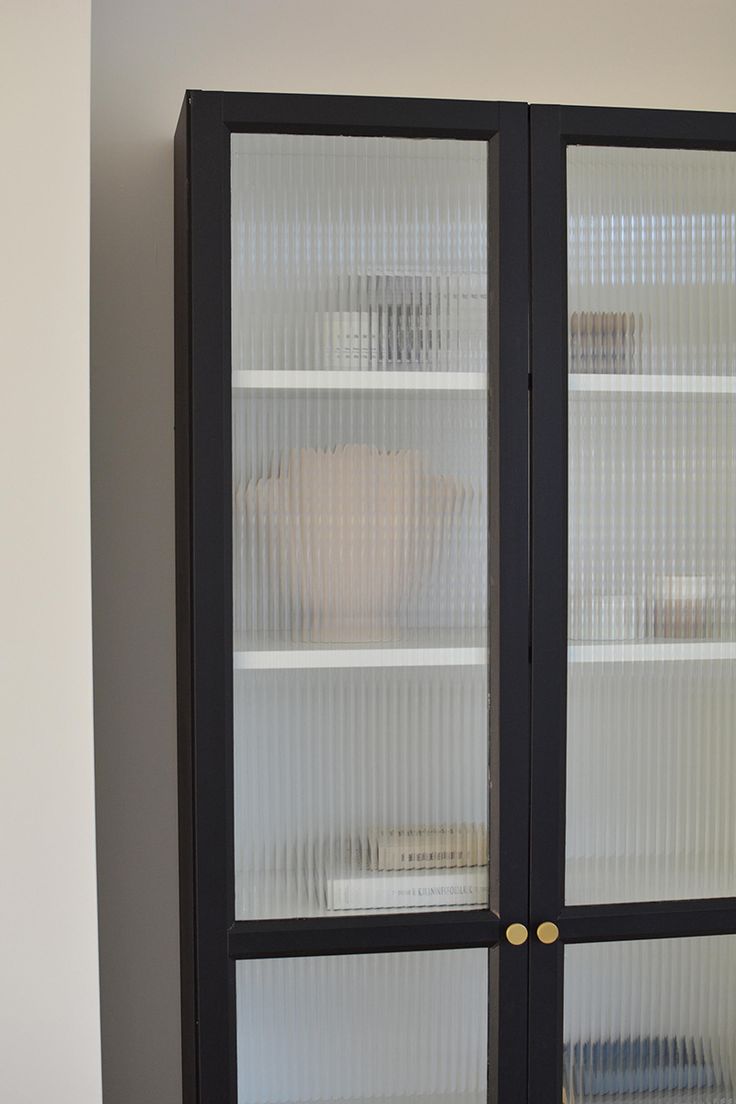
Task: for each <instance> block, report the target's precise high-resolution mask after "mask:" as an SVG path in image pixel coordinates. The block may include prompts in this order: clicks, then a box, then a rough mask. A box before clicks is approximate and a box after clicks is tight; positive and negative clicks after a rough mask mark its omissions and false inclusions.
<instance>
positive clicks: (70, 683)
mask: <svg viewBox="0 0 736 1104" xmlns="http://www.w3.org/2000/svg"><path fill="white" fill-rule="evenodd" d="M89 9H90V5H89V0H39V2H37V3H33V4H29V3H27V2H24V0H8V2H5V3H3V5H2V13H1V16H0V19H1V22H2V32H1V34H0V133H1V134H2V165H3V168H2V173H0V372H1V373H2V400H0V504H1V507H2V515H1V516H2V528H1V529H0V625H1V626H2V631H1V632H0V879H1V880H0V993H1V994H2V998H1V999H0V1070H2V1074H1V1075H0V1076H1V1077H2V1088H0V1096H1V1097H2V1099H3V1100H6V1101H8V1102H10V1101H12V1104H38V1101H43V1100H53V1101H55V1102H56V1104H94V1102H99V1101H100V1100H101V1098H102V1097H101V1079H100V1026H99V986H98V966H97V914H96V891H95V837H94V789H93V786H94V772H93V742H92V641H91V629H92V624H91V610H90V543H89V542H90V522H89V506H90V489H89V129H90V124H89V83H90V76H89V63H90V10H89Z"/></svg>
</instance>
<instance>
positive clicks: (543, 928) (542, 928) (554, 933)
mask: <svg viewBox="0 0 736 1104" xmlns="http://www.w3.org/2000/svg"><path fill="white" fill-rule="evenodd" d="M559 938H560V929H559V928H558V927H557V925H556V924H553V923H552V921H551V920H545V921H544V923H543V924H540V925H539V927H538V928H537V939H538V940H539V942H540V943H556V942H557V940H558V939H559Z"/></svg>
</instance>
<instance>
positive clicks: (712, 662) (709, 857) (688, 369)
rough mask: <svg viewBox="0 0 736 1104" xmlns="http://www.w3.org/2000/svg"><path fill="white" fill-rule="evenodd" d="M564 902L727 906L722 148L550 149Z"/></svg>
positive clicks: (729, 444)
mask: <svg viewBox="0 0 736 1104" xmlns="http://www.w3.org/2000/svg"><path fill="white" fill-rule="evenodd" d="M567 169H568V177H567V179H568V281H569V283H568V306H569V320H568V321H569V358H568V367H569V376H568V384H569V425H568V430H569V432H568V449H569V452H568V458H569V502H568V509H569V533H568V639H569V644H570V647H569V651H568V660H569V662H568V749H567V764H568V766H567V772H568V774H567V870H566V899H567V901H568V902H569V903H572V904H586V903H593V902H606V901H626V900H632V901H634V900H647V899H660V900H661V899H676V898H689V897H701V896H703V897H709V896H727V895H731V894H734V893H736V846H735V844H734V841H736V805H735V804H734V803H733V801H732V800H731V794H732V793H733V789H734V786H735V785H736V756H735V755H734V751H733V743H734V740H733V733H734V731H736V708H735V705H736V702H735V701H734V693H735V688H736V681H735V676H736V154H734V153H726V152H708V151H691V150H648V149H628V148H625V149H624V148H621V149H615V148H607V149H600V148H595V147H571V148H570V149H569V150H568V165H567Z"/></svg>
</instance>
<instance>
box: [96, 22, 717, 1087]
mask: <svg viewBox="0 0 736 1104" xmlns="http://www.w3.org/2000/svg"><path fill="white" fill-rule="evenodd" d="M735 32H736V10H735V9H734V6H733V3H732V0H704V2H703V3H700V4H698V5H693V4H691V3H690V2H689V0H620V2H618V3H616V4H612V3H610V2H608V3H603V2H601V0H560V3H557V4H550V3H548V2H547V0H521V2H516V3H513V4H511V3H507V4H501V3H499V2H498V0H456V2H454V3H451V2H446V3H438V2H436V0H423V2H419V0H398V2H397V0H374V2H373V3H371V4H365V3H357V2H356V0H311V2H309V3H305V2H304V0H247V2H246V0H240V2H237V0H208V2H205V0H178V2H175V0H127V2H126V3H120V2H119V0H95V3H94V4H93V26H92V54H93V68H92V473H93V483H92V537H93V600H94V673H95V724H96V771H97V818H98V821H97V823H98V863H99V907H100V943H101V952H100V953H101V959H100V961H101V987H102V1040H103V1077H104V1089H105V1101H106V1104H178V1102H179V1101H180V1099H181V1083H180V1074H179V1018H178V1017H179V1012H178V999H179V992H178V914H177V910H178V901H177V893H178V888H177V822H176V816H177V799H176V733H175V658H174V487H173V470H174V465H173V237H172V230H173V216H172V206H173V205H172V136H173V133H174V127H175V125H176V120H177V116H178V112H179V108H180V105H181V101H182V97H183V94H184V90H185V89H186V88H212V89H215V88H219V89H242V90H253V91H282V92H322V93H326V92H334V93H340V92H342V93H353V94H360V93H363V94H373V95H393V96H402V95H406V96H440V97H442V96H445V97H453V98H464V97H470V98H483V99H496V98H497V99H517V100H528V101H532V102H563V103H591V104H621V105H629V106H644V107H647V106H649V107H680V108H700V109H714V110H736V72H735V70H734V66H733V42H734V36H735Z"/></svg>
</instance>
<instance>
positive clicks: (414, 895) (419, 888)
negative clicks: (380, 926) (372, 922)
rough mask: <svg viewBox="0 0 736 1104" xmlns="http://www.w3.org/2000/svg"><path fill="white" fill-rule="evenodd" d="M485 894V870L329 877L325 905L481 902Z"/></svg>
mask: <svg viewBox="0 0 736 1104" xmlns="http://www.w3.org/2000/svg"><path fill="white" fill-rule="evenodd" d="M487 896H488V876H487V872H486V871H485V870H482V871H481V870H474V871H473V872H472V873H469V874H468V873H465V872H462V871H461V872H459V873H456V872H454V871H451V870H447V871H443V872H442V874H437V875H435V876H433V877H429V878H428V877H426V876H422V877H419V878H411V877H399V878H395V877H390V876H389V877H380V876H379V877H375V876H374V877H370V878H360V877H358V878H333V879H331V880H330V881H329V882H328V884H327V907H328V909H330V910H332V911H343V910H350V909H381V908H385V909H394V908H436V907H442V906H445V905H483V904H485V903H486V901H487Z"/></svg>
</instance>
